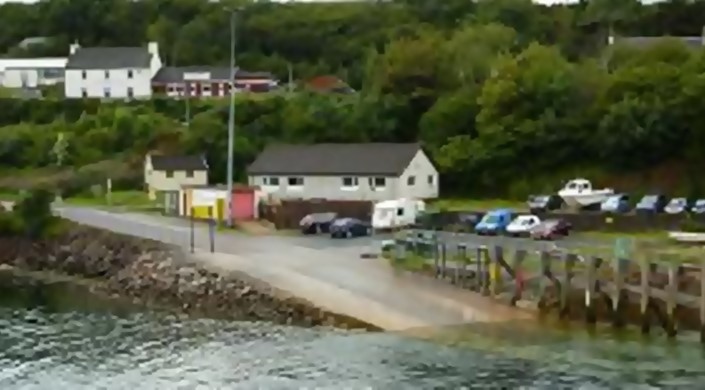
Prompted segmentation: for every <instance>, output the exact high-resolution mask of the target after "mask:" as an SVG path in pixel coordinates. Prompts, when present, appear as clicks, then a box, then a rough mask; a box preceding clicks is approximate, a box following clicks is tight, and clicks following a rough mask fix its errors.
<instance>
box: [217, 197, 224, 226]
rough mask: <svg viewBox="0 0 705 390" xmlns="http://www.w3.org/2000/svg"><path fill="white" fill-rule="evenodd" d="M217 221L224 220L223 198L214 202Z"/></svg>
mask: <svg viewBox="0 0 705 390" xmlns="http://www.w3.org/2000/svg"><path fill="white" fill-rule="evenodd" d="M215 208H216V213H215V214H216V215H217V218H218V221H224V220H225V199H218V200H217V201H216V204H215Z"/></svg>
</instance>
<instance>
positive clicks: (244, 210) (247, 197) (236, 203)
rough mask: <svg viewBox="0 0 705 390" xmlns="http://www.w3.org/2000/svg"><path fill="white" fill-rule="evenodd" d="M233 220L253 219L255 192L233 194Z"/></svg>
mask: <svg viewBox="0 0 705 390" xmlns="http://www.w3.org/2000/svg"><path fill="white" fill-rule="evenodd" d="M231 209H232V210H233V211H232V212H233V219H235V220H240V221H243V220H244V221H248V220H252V219H254V218H255V192H254V191H237V192H234V193H233V204H232V208H231Z"/></svg>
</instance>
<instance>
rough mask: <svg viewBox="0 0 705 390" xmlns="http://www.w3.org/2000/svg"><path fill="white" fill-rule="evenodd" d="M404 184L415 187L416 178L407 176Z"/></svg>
mask: <svg viewBox="0 0 705 390" xmlns="http://www.w3.org/2000/svg"><path fill="white" fill-rule="evenodd" d="M406 184H407V185H410V186H414V185H416V176H409V178H407V179H406Z"/></svg>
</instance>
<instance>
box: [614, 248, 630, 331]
mask: <svg viewBox="0 0 705 390" xmlns="http://www.w3.org/2000/svg"><path fill="white" fill-rule="evenodd" d="M627 261H628V260H625V259H620V258H617V259H615V262H614V264H613V265H612V269H613V272H614V291H613V292H612V325H613V326H614V327H615V328H623V327H624V308H625V307H626V305H625V302H623V301H624V299H625V298H626V292H625V291H624V277H625V272H626V267H627V266H628V263H627Z"/></svg>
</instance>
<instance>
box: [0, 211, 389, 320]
mask: <svg viewBox="0 0 705 390" xmlns="http://www.w3.org/2000/svg"><path fill="white" fill-rule="evenodd" d="M67 226H68V228H67V229H66V231H65V232H64V233H62V234H61V235H59V236H57V237H54V238H51V239H45V240H42V241H29V240H24V239H17V238H8V237H0V268H2V267H4V268H7V267H8V266H11V267H16V268H19V269H22V270H28V271H53V272H57V273H61V274H67V275H72V276H79V277H82V278H87V279H90V280H92V281H94V282H95V283H94V284H93V285H92V286H93V287H92V289H93V290H94V291H95V292H98V293H104V294H108V295H110V296H113V297H123V298H129V299H132V300H133V301H135V302H138V303H144V304H150V305H153V304H156V305H161V306H165V307H168V308H172V309H176V310H180V311H184V312H188V313H195V314H199V315H207V316H218V317H226V318H235V319H243V320H265V321H272V322H276V323H281V324H294V325H301V326H319V325H331V326H341V327H349V328H363V329H369V330H375V329H376V328H375V327H373V326H371V325H369V324H366V323H364V322H362V321H359V320H356V319H353V318H350V317H346V316H343V315H339V314H334V313H329V312H325V311H323V310H320V309H318V308H316V307H314V306H313V305H312V304H310V303H309V302H306V301H303V300H301V299H297V298H295V297H291V296H285V295H283V294H282V293H281V292H279V291H276V290H274V289H272V288H270V287H269V286H267V285H265V284H264V283H258V282H257V281H256V280H254V279H251V278H247V277H246V276H245V275H237V274H228V275H225V274H218V273H215V272H212V271H210V270H208V269H205V268H203V267H202V266H199V265H197V264H195V263H193V262H192V261H190V259H189V256H188V255H187V254H185V253H183V251H181V249H180V248H177V247H173V246H169V245H166V244H162V243H160V242H157V241H152V240H146V239H140V238H135V237H132V236H126V235H120V234H116V233H112V232H108V231H104V230H100V229H96V228H92V227H87V226H82V225H76V224H72V223H68V224H67Z"/></svg>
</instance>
